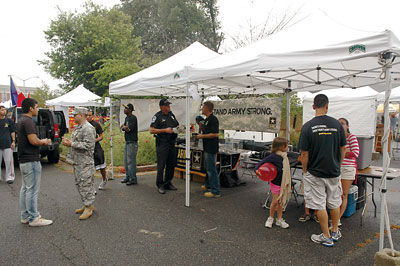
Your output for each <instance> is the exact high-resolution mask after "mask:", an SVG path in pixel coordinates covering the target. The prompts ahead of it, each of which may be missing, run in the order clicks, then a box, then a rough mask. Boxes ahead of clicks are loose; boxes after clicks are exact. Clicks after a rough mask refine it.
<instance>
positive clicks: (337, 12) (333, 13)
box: [0, 0, 400, 89]
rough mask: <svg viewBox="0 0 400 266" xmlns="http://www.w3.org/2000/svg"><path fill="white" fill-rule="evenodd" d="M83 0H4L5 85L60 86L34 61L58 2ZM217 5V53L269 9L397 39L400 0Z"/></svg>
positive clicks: (227, 0)
mask: <svg viewBox="0 0 400 266" xmlns="http://www.w3.org/2000/svg"><path fill="white" fill-rule="evenodd" d="M93 2H95V3H97V4H101V5H104V6H106V7H112V6H113V5H115V4H118V3H119V1H117V0H93ZM83 3H84V1H83V0H68V1H65V0H35V1H31V0H13V1H3V2H2V4H1V5H2V8H1V9H0V25H1V26H0V36H1V41H0V60H1V64H0V84H3V85H7V84H9V75H12V76H13V79H14V82H15V84H16V86H17V87H18V86H22V85H23V80H25V85H26V86H32V87H34V86H41V84H42V82H45V83H46V84H48V85H49V86H50V88H52V89H56V88H58V84H59V83H60V82H59V81H57V80H55V79H53V78H52V77H51V76H50V75H49V74H47V73H46V72H45V71H44V69H43V67H42V66H41V65H39V64H38V63H37V60H43V59H45V55H44V53H45V52H46V51H49V49H50V47H49V46H48V44H47V42H46V40H45V37H44V33H43V31H44V30H46V29H47V28H48V27H49V25H50V22H51V20H52V19H55V18H56V16H57V14H58V8H57V7H59V8H60V9H61V10H63V11H74V12H75V11H77V12H80V11H82V10H83V8H82V5H83ZM218 5H219V7H220V15H219V19H220V21H221V26H222V31H223V32H224V34H225V37H226V38H227V40H226V41H225V42H224V43H223V44H222V46H221V52H225V51H230V50H232V49H233V42H232V41H231V37H232V36H243V35H244V34H245V33H247V32H249V27H250V26H249V25H253V26H257V25H260V24H263V23H264V22H265V20H266V18H267V17H268V14H270V18H271V19H272V21H274V20H275V21H276V20H279V19H280V18H282V16H283V15H284V14H291V13H293V12H297V15H296V16H295V19H294V21H298V22H297V23H301V25H304V27H306V28H307V27H309V28H310V30H311V28H312V30H314V31H316V34H318V31H326V30H329V28H325V27H324V24H323V23H321V24H318V23H317V24H318V25H315V22H312V20H310V19H309V17H310V16H312V15H313V14H316V13H318V14H323V15H324V16H326V18H328V19H329V20H331V21H334V22H335V23H337V24H340V25H341V26H344V27H348V28H351V29H358V30H362V31H365V32H366V33H368V32H375V31H383V30H385V29H390V30H392V31H393V32H394V33H395V34H396V35H397V36H398V38H400V20H399V10H400V1H399V0H379V1H377V0H371V1H365V0H353V1H349V0H331V1H326V0H325V1H321V0H303V1H302V0H292V1H289V0H279V1H278V0H218ZM310 23H313V25H310ZM294 42H295V40H294ZM36 77H38V78H36Z"/></svg>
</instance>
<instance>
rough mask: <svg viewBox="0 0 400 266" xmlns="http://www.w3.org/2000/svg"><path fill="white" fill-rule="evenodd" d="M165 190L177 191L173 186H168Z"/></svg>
mask: <svg viewBox="0 0 400 266" xmlns="http://www.w3.org/2000/svg"><path fill="white" fill-rule="evenodd" d="M164 188H165V189H166V190H178V189H177V188H176V187H175V186H174V185H172V184H169V185H168V186H165V187H164Z"/></svg>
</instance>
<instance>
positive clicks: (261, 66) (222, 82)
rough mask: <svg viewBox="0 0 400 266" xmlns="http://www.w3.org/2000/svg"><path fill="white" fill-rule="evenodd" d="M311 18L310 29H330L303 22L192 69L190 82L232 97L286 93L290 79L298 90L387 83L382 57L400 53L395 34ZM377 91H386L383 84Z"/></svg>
mask: <svg viewBox="0 0 400 266" xmlns="http://www.w3.org/2000/svg"><path fill="white" fill-rule="evenodd" d="M307 20H309V21H311V22H313V23H310V24H312V25H317V24H319V25H321V24H323V25H324V26H325V29H326V30H324V31H317V28H315V29H313V28H304V27H303V25H302V23H301V22H299V23H297V24H295V25H294V26H292V27H290V28H288V29H285V30H284V31H282V32H279V33H277V34H274V35H272V36H270V37H268V38H266V39H263V40H260V41H258V42H256V43H254V44H251V45H249V46H247V47H244V48H241V49H238V50H236V51H233V52H231V53H228V54H224V55H221V56H219V57H217V58H215V59H212V60H208V61H205V62H203V63H200V64H196V65H195V66H190V67H189V69H188V73H189V79H190V81H192V82H202V83H203V84H205V85H209V86H211V85H212V86H214V88H215V86H218V87H219V89H220V92H223V89H229V90H230V93H243V94H251V93H256V94H262V93H271V89H272V90H275V91H277V92H282V91H283V90H284V89H286V88H288V87H289V84H288V83H289V81H290V83H291V84H290V88H291V89H293V90H296V91H317V90H322V89H333V88H356V87H364V86H375V84H384V83H385V80H384V77H383V74H382V65H381V64H380V60H379V59H380V55H383V53H385V52H387V51H392V52H395V53H398V52H399V51H400V42H399V40H398V39H397V38H396V36H395V35H394V34H393V33H392V32H391V31H389V30H386V31H383V32H373V33H371V32H365V31H358V30H353V29H349V28H348V27H344V26H342V25H339V24H337V23H336V22H334V21H332V20H330V19H328V18H327V17H326V16H324V15H323V14H315V15H312V16H309V17H308V18H307ZM399 71H400V66H399V58H396V59H395V60H394V62H393V68H392V72H393V73H392V78H393V79H394V80H396V81H397V78H396V77H398V76H399V73H400V72H399ZM380 77H381V78H382V79H381V78H380ZM377 88H378V89H381V91H382V90H383V89H384V86H378V87H377ZM374 89H375V88H374ZM215 92H216V93H217V94H219V93H218V90H215Z"/></svg>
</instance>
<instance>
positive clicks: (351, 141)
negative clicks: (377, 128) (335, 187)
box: [339, 118, 360, 225]
mask: <svg viewBox="0 0 400 266" xmlns="http://www.w3.org/2000/svg"><path fill="white" fill-rule="evenodd" d="M339 122H340V124H342V126H343V129H344V131H345V133H346V140H347V144H346V154H345V157H344V159H343V162H342V165H341V167H340V176H341V181H342V190H343V195H342V205H341V206H340V217H342V215H343V213H344V212H345V211H346V207H347V197H348V194H349V189H350V187H351V184H353V181H354V180H355V178H356V172H357V157H358V155H359V154H360V148H359V146H358V141H357V138H356V136H354V135H353V134H351V133H350V129H349V121H348V120H347V119H345V118H339ZM339 225H340V220H339Z"/></svg>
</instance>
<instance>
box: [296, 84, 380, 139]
mask: <svg viewBox="0 0 400 266" xmlns="http://www.w3.org/2000/svg"><path fill="white" fill-rule="evenodd" d="M321 93H323V94H325V95H326V96H328V99H329V108H328V115H329V116H332V117H334V118H336V119H339V118H341V117H343V118H346V119H347V120H348V121H349V124H350V130H351V132H352V133H353V134H355V135H356V136H374V135H375V129H376V96H377V94H378V93H377V92H376V91H375V90H373V89H371V88H368V87H366V88H358V89H349V88H342V89H332V90H324V91H323V92H321ZM317 94H318V93H313V94H310V95H306V96H305V97H304V99H303V124H304V123H306V122H307V121H309V120H311V119H312V118H313V117H314V116H315V110H313V108H312V105H313V100H314V97H315V96H316V95H317Z"/></svg>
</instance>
